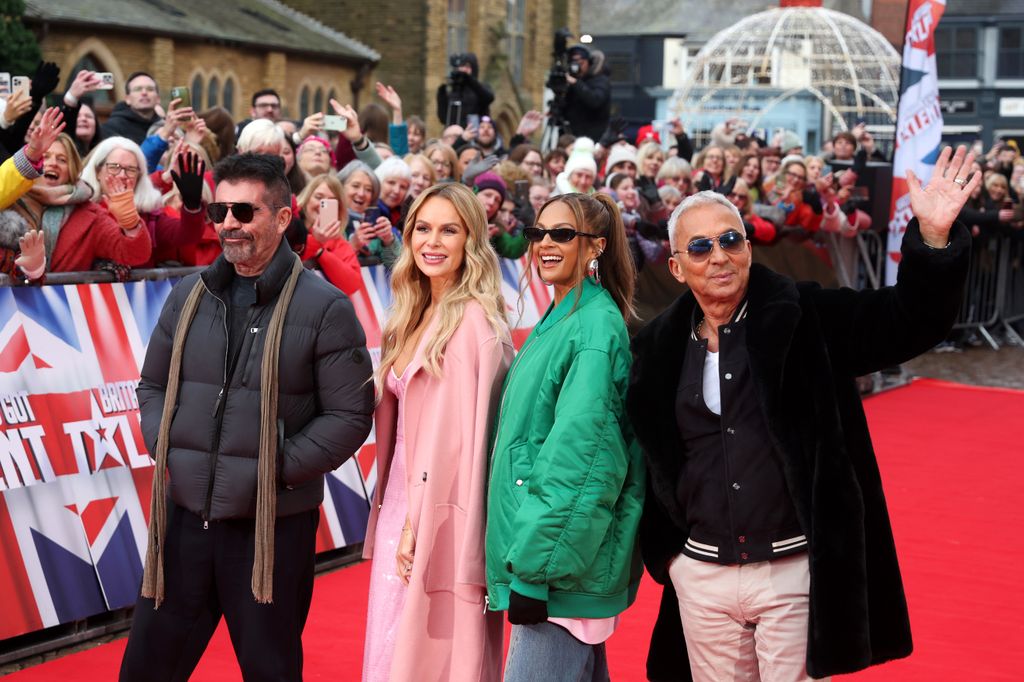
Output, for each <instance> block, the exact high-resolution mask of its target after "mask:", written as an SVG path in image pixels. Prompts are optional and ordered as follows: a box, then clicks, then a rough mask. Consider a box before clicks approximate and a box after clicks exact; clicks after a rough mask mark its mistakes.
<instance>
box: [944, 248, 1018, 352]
mask: <svg viewBox="0 0 1024 682" xmlns="http://www.w3.org/2000/svg"><path fill="white" fill-rule="evenodd" d="M1022 256H1024V241H1022V240H1021V239H1020V238H1017V237H1013V236H1007V235H990V236H980V237H976V238H975V239H974V244H973V248H972V249H971V264H970V268H969V269H968V271H967V286H966V288H965V294H964V301H963V304H962V305H961V307H960V313H959V315H958V316H957V321H956V324H954V325H953V328H954V329H959V330H963V331H973V332H975V333H976V334H978V335H979V336H980V337H981V338H982V339H984V341H985V343H987V344H988V345H989V346H990V347H991V348H992V349H993V350H999V348H1000V343H999V341H998V340H997V339H996V337H995V335H994V334H993V331H995V330H997V329H999V328H1000V327H1001V328H1002V329H1003V332H1004V334H1003V336H1004V339H1005V341H1006V342H1007V343H1009V344H1011V345H1017V346H1024V340H1022V339H1021V337H1020V335H1019V334H1018V333H1017V331H1016V330H1015V329H1014V328H1013V326H1011V323H1013V322H1017V321H1019V320H1021V319H1024V275H1022V273H1021V261H1022Z"/></svg>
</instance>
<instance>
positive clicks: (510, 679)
mask: <svg viewBox="0 0 1024 682" xmlns="http://www.w3.org/2000/svg"><path fill="white" fill-rule="evenodd" d="M505 682H608V657H607V655H606V654H605V649H604V643H601V644H584V643H583V642H581V641H579V640H578V639H576V638H575V637H573V636H572V635H571V634H569V631H568V630H566V629H565V628H563V627H561V626H559V625H555V624H554V623H540V624H538V625H513V626H512V640H511V642H510V643H509V647H508V659H507V660H506V661H505Z"/></svg>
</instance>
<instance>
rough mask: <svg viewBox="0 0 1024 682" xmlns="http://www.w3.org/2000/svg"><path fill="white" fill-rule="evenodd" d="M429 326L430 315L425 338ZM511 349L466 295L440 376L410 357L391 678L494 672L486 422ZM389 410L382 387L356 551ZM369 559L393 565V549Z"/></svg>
mask: <svg viewBox="0 0 1024 682" xmlns="http://www.w3.org/2000/svg"><path fill="white" fill-rule="evenodd" d="M435 327H436V318H435V320H434V321H433V322H431V324H430V326H429V327H428V328H427V329H426V330H425V332H424V334H425V337H427V338H429V335H430V334H432V333H433V332H434V329H435ZM512 355H513V350H512V344H511V341H510V339H509V335H508V332H507V331H503V333H502V334H500V335H499V334H495V332H494V330H493V329H492V328H491V326H490V325H489V324H488V322H487V319H486V317H485V315H484V312H483V308H481V307H480V306H479V305H478V304H476V303H470V304H468V305H467V306H466V309H465V312H464V315H463V319H462V322H461V323H460V324H459V327H458V329H457V330H456V331H455V333H454V334H453V335H452V338H451V340H450V341H449V342H448V346H447V348H446V350H445V354H444V361H443V363H442V374H441V376H440V377H434V376H432V375H431V374H430V373H429V372H427V371H426V369H424V368H423V367H422V362H423V357H422V346H421V350H420V351H417V353H416V356H415V357H414V358H413V360H412V366H411V369H410V370H409V371H410V375H409V379H408V384H407V388H406V394H405V395H406V404H405V406H404V409H405V434H404V436H405V443H406V458H407V461H406V470H407V471H408V481H407V483H406V486H407V490H408V514H409V519H410V523H411V525H412V528H413V534H414V535H415V537H416V549H415V560H414V561H413V570H412V577H411V578H410V581H409V591H408V593H407V596H406V599H405V606H404V608H403V610H402V616H401V622H400V623H399V626H398V635H397V638H396V641H397V644H396V646H395V657H394V659H393V661H392V666H391V678H390V679H391V680H392V682H404V681H406V680H439V681H444V680H449V681H451V682H463V681H464V682H478V681H483V682H489V681H491V680H493V681H495V682H497V681H498V680H500V679H501V653H502V636H503V633H502V628H503V618H502V614H500V613H495V612H491V611H487V609H486V605H485V602H484V596H485V594H486V579H485V575H484V528H485V525H486V518H485V513H486V500H487V469H488V459H489V452H488V447H489V443H490V429H491V425H492V424H493V423H494V417H495V414H496V410H497V409H498V400H499V397H500V395H501V386H502V382H503V381H504V379H505V373H506V372H507V371H508V367H509V364H510V363H511V361H512ZM397 418H398V402H397V400H395V398H394V396H393V395H391V394H390V393H389V392H387V391H385V392H384V397H383V398H382V399H381V402H380V404H379V405H378V406H377V411H376V413H375V415H374V423H375V425H376V430H377V481H378V485H377V489H376V492H375V493H374V501H373V507H372V509H371V512H370V521H369V526H368V527H367V531H366V543H365V544H364V546H363V556H364V557H365V558H371V557H372V556H373V541H374V532H375V529H376V524H377V512H378V510H379V509H380V504H381V501H382V500H383V499H384V487H385V482H386V481H387V480H388V470H389V467H390V465H391V457H392V455H393V453H394V445H395V429H396V424H397ZM377 559H378V560H379V561H382V562H385V564H386V565H390V566H394V564H395V558H394V557H393V556H380V557H377Z"/></svg>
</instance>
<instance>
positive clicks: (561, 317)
mask: <svg viewBox="0 0 1024 682" xmlns="http://www.w3.org/2000/svg"><path fill="white" fill-rule="evenodd" d="M523 234H524V235H525V236H526V238H527V239H528V240H529V241H530V251H529V254H528V257H529V259H530V261H531V265H532V264H534V263H536V265H537V271H538V273H539V275H540V277H541V279H542V280H544V281H545V282H546V283H548V284H550V285H552V286H553V287H554V302H553V303H552V305H551V306H550V307H549V308H548V311H547V312H546V313H545V314H544V317H543V318H542V319H541V321H540V322H539V323H538V324H537V326H536V327H534V329H533V332H532V333H531V334H530V336H529V337H528V338H527V340H526V341H525V343H524V344H523V348H522V350H521V351H520V352H519V355H518V356H517V357H516V360H515V363H514V364H513V366H512V369H511V370H510V371H509V375H508V377H507V378H506V381H505V386H504V389H503V390H502V398H501V407H500V408H499V415H498V420H497V426H496V429H497V433H496V434H495V437H494V448H493V452H492V459H491V469H490V471H491V473H490V484H489V486H488V498H487V544H486V554H487V592H488V597H489V599H490V608H491V609H493V610H497V611H505V610H507V611H508V618H509V621H510V622H511V623H512V624H513V628H512V641H511V646H510V648H509V652H508V661H507V663H506V668H505V680H506V682H526V681H532V680H541V679H559V680H606V679H608V669H607V660H606V658H605V651H604V642H605V640H607V639H608V637H610V636H611V634H612V632H613V631H614V629H615V627H616V625H617V622H618V618H617V617H618V615H619V614H620V613H621V612H622V611H624V610H625V609H626V608H627V607H628V606H629V605H630V604H631V603H632V602H633V599H634V598H635V596H636V590H637V586H638V585H639V580H640V574H641V568H640V556H639V553H638V551H637V543H636V534H637V527H638V524H639V521H640V512H641V509H642V508H643V497H644V473H643V472H644V469H643V456H642V454H641V451H640V449H639V448H638V447H637V446H636V444H635V443H634V441H633V437H632V432H631V429H630V427H629V423H628V421H627V419H626V415H625V409H624V401H625V397H626V388H627V383H628V380H629V368H630V364H631V356H630V351H629V337H628V335H627V333H626V320H627V319H628V318H630V317H631V316H632V314H633V308H632V296H633V282H634V278H635V272H634V269H633V261H632V259H631V257H630V254H629V245H628V244H627V241H626V231H625V228H624V227H623V224H622V219H621V217H620V216H619V209H618V207H616V205H615V203H614V201H613V200H612V199H611V198H610V197H608V196H606V195H604V194H595V195H592V196H585V195H582V194H565V195H560V196H558V197H555V198H554V199H551V200H550V201H548V202H547V203H546V204H545V205H544V206H543V207H542V208H541V210H540V214H539V216H538V218H537V226H536V227H528V228H525V229H524V230H523ZM529 272H530V270H527V273H529ZM528 276H529V274H527V275H525V276H524V277H528Z"/></svg>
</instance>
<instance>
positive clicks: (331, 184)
mask: <svg viewBox="0 0 1024 682" xmlns="http://www.w3.org/2000/svg"><path fill="white" fill-rule="evenodd" d="M344 194H345V190H344V189H343V188H342V186H341V182H340V181H339V180H338V178H337V177H335V176H334V175H332V174H330V173H324V174H322V175H317V176H316V177H314V178H313V179H311V180H310V181H309V182H308V183H307V184H306V187H305V188H304V189H303V190H302V192H301V193H300V194H299V198H298V204H299V216H300V217H301V218H302V221H303V222H304V223H305V225H306V231H307V233H308V236H307V237H306V248H305V250H304V251H303V252H302V257H303V258H304V259H306V262H307V263H309V262H312V264H313V266H314V267H315V268H317V269H319V270H321V271H322V272H323V273H324V277H326V278H327V281H328V282H330V283H331V284H333V285H334V286H336V287H338V288H339V289H341V290H342V291H343V292H344V293H345V294H346V295H348V296H351V295H352V294H354V293H355V292H356V291H358V290H359V287H360V285H361V284H362V281H363V275H362V272H361V271H360V269H359V259H358V258H357V256H356V252H355V249H353V248H352V245H351V244H349V243H348V240H347V239H346V238H345V227H344V226H345V225H347V224H348V211H347V210H346V209H345V202H344V199H343V198H342V197H343V196H344ZM331 199H334V200H335V201H337V202H338V217H337V219H336V220H332V221H330V222H327V221H326V220H321V218H322V217H323V216H322V215H321V213H320V202H321V201H322V200H328V201H329V200H331Z"/></svg>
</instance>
